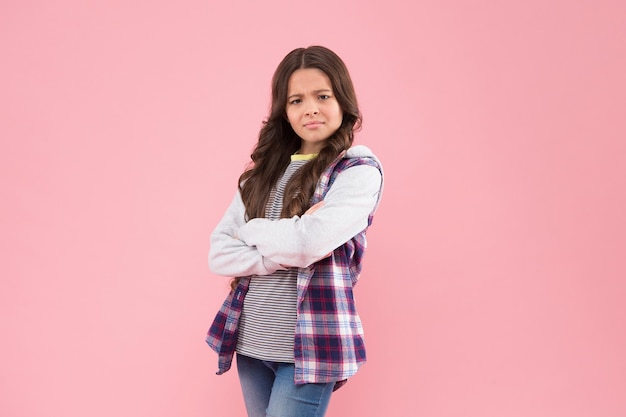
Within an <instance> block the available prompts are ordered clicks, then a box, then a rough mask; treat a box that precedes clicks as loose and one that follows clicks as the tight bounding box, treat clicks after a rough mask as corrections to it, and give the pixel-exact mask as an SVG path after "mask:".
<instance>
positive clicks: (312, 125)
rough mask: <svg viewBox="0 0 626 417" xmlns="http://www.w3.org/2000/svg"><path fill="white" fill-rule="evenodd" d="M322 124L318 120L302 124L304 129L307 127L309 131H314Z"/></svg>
mask: <svg viewBox="0 0 626 417" xmlns="http://www.w3.org/2000/svg"><path fill="white" fill-rule="evenodd" d="M323 124H324V122H321V121H319V120H312V121H310V122H306V123H305V124H304V127H308V128H309V129H315V128H316V127H320V126H321V125H323Z"/></svg>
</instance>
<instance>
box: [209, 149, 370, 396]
mask: <svg viewBox="0 0 626 417" xmlns="http://www.w3.org/2000/svg"><path fill="white" fill-rule="evenodd" d="M356 165H369V166H372V167H376V168H378V169H379V170H380V171H381V175H382V169H381V167H380V166H379V164H378V163H377V162H376V161H375V160H374V159H373V158H367V157H356V158H343V154H342V155H341V156H340V157H338V158H337V159H336V160H335V161H334V162H333V163H332V164H331V165H330V166H329V167H328V168H327V169H326V170H325V171H324V172H323V173H322V175H321V176H320V180H319V182H318V185H317V187H316V189H315V193H314V195H313V198H312V201H311V203H312V204H315V203H317V202H319V201H322V200H323V199H324V196H325V195H326V193H327V192H328V190H329V189H330V187H331V186H332V184H333V182H334V180H335V178H336V177H337V175H339V173H341V172H342V171H343V170H344V169H347V168H349V167H352V166H356ZM381 188H382V183H381ZM379 198H380V193H379ZM372 218H373V212H372V213H371V214H370V216H369V218H368V226H369V225H371V223H372ZM366 230H367V228H366V229H365V230H363V231H361V232H360V233H358V234H357V235H356V236H354V237H353V238H352V239H350V240H349V241H348V242H346V243H345V244H343V245H342V246H340V247H338V248H337V249H335V250H334V251H333V252H332V254H331V255H330V256H328V257H326V258H324V259H322V260H320V261H318V262H316V263H314V264H312V265H310V266H309V267H306V268H299V269H298V278H297V281H298V284H297V286H298V301H297V305H298V307H297V308H298V319H297V322H296V329H295V338H294V358H295V378H294V381H295V383H296V384H305V383H325V382H332V381H336V382H338V383H337V384H336V385H335V389H337V388H339V387H340V386H341V385H343V383H344V382H345V380H346V379H347V378H349V377H351V376H352V375H354V374H355V373H356V371H357V370H358V368H359V367H360V366H361V365H362V364H363V363H364V362H365V360H366V357H365V345H364V341H363V328H362V326H361V320H360V318H359V316H358V314H357V312H356V308H355V303H354V297H353V293H352V291H353V287H354V285H355V284H356V283H357V281H358V279H359V275H360V272H361V268H362V265H361V261H362V257H363V253H364V252H365V243H366V242H365V232H366ZM249 285H250V277H245V278H242V279H241V280H240V281H239V284H238V286H237V288H235V290H234V291H231V292H230V293H229V295H228V297H227V298H226V300H225V301H224V303H223V304H222V307H221V308H220V310H219V311H218V313H217V315H216V317H215V320H214V321H213V323H212V325H211V327H210V328H209V331H208V334H207V338H206V341H207V343H208V344H209V346H210V347H211V348H212V349H213V350H215V351H216V352H217V353H218V371H217V374H218V375H221V374H223V373H224V372H226V371H228V370H229V369H230V367H231V364H232V360H233V356H234V354H235V349H236V347H237V336H238V324H239V318H240V316H241V311H242V309H243V303H244V299H245V296H246V293H247V292H248V288H249Z"/></svg>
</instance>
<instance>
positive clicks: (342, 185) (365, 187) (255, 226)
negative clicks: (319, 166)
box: [236, 165, 382, 268]
mask: <svg viewBox="0 0 626 417" xmlns="http://www.w3.org/2000/svg"><path fill="white" fill-rule="evenodd" d="M381 182H382V177H381V174H380V171H379V170H378V168H375V167H371V166H368V165H357V166H354V167H351V168H348V169H346V170H345V171H343V172H341V173H340V174H339V175H337V178H336V179H335V181H334V183H333V185H332V186H331V188H330V190H329V191H328V193H327V194H326V196H325V198H324V205H323V206H322V207H321V208H320V209H319V210H317V211H315V212H314V213H313V214H304V215H302V216H294V217H292V218H289V219H280V220H268V219H252V220H250V221H249V222H247V223H245V224H243V225H242V226H241V227H239V229H238V230H237V232H236V234H237V236H238V237H239V239H241V240H242V241H244V242H245V243H246V244H247V245H249V246H252V247H256V248H257V250H258V251H259V253H260V254H261V255H262V256H264V257H265V258H266V259H269V260H271V261H273V262H275V263H278V264H282V265H287V266H296V267H301V268H304V267H307V266H309V265H311V264H312V263H314V262H316V261H318V260H320V259H322V258H324V257H325V256H327V255H328V254H329V253H330V252H332V251H333V250H335V249H336V248H338V247H339V246H341V245H343V244H344V243H345V242H347V241H348V240H350V239H352V238H353V237H354V236H355V235H357V234H358V233H359V232H361V231H363V230H364V229H365V228H366V227H367V225H368V217H369V215H370V214H371V213H372V211H373V210H374V208H375V207H376V203H377V201H378V196H379V193H380V189H381Z"/></svg>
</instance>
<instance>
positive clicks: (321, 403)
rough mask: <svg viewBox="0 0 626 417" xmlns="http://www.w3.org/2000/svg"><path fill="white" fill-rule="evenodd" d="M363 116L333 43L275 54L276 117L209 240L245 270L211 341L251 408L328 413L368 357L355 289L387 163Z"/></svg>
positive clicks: (230, 266)
mask: <svg viewBox="0 0 626 417" xmlns="http://www.w3.org/2000/svg"><path fill="white" fill-rule="evenodd" d="M360 124H361V114H360V112H359V109H358V106H357V100H356V95H355V92H354V88H353V86H352V80H351V79H350V75H349V74H348V70H347V69H346V66H345V64H344V63H343V61H342V60H341V59H340V58H339V57H338V56H337V55H336V54H335V53H334V52H332V51H330V50H329V49H327V48H324V47H321V46H312V47H309V48H299V49H295V50H293V51H291V52H290V53H289V54H288V55H287V56H286V57H285V58H284V59H283V60H282V62H281V63H280V64H279V65H278V68H277V69H276V72H275V73H274V77H273V79H272V104H271V109H270V115H269V118H268V120H267V121H266V122H265V124H264V125H263V127H262V129H261V131H260V133H259V140H258V142H257V144H256V147H255V149H254V151H253V152H252V155H251V159H252V163H251V166H250V167H249V168H248V169H247V170H246V171H245V172H244V173H243V174H242V175H241V177H240V178H239V183H238V184H239V187H238V192H237V194H236V195H235V198H234V200H233V201H232V203H231V204H230V207H229V208H228V209H227V211H226V214H225V215H224V217H223V218H222V220H221V221H220V222H219V224H218V225H217V227H216V228H215V231H214V232H213V233H212V235H211V248H210V251H209V266H210V268H211V270H212V271H213V272H214V273H216V274H219V275H225V276H231V277H236V278H234V280H233V282H232V291H231V293H230V294H229V295H228V297H227V299H226V301H225V302H224V304H223V305H222V308H221V309H220V311H219V312H218V314H217V317H216V318H215V321H214V322H213V324H212V325H211V328H210V329H209V334H208V336H207V342H208V344H209V345H210V346H211V347H212V348H213V349H214V350H215V351H216V352H217V353H218V355H219V359H218V367H219V370H218V374H222V373H224V372H226V371H227V370H228V369H230V366H231V362H232V359H233V357H234V356H235V355H234V354H235V352H236V354H237V355H236V358H237V359H236V360H237V370H238V373H239V380H240V383H241V387H242V390H243V396H244V400H245V404H246V408H247V412H248V416H250V417H260V416H263V417H265V416H266V415H267V416H276V417H278V416H280V417H307V416H323V415H324V414H325V412H326V408H327V406H328V403H329V401H330V396H331V393H332V392H333V391H334V390H335V389H337V388H339V387H340V386H341V385H343V383H345V381H346V379H347V378H348V377H350V376H352V375H354V374H355V373H356V371H357V369H358V368H359V366H360V365H362V364H363V363H364V362H365V348H364V345H363V329H362V327H361V321H360V319H359V316H358V314H357V312H356V309H355V303H354V297H353V294H352V288H353V287H354V285H355V284H356V282H357V280H358V278H359V274H360V272H361V261H362V256H363V252H364V250H365V244H366V242H365V232H366V230H367V228H368V226H369V225H370V224H371V220H372V215H373V213H374V211H375V209H376V207H377V205H378V202H379V200H380V196H381V192H382V167H381V165H380V162H379V161H378V159H377V158H376V157H375V156H374V155H373V154H372V153H371V152H370V150H369V149H367V148H366V147H364V146H355V147H351V145H352V141H353V132H354V131H355V130H357V129H358V128H359V127H360ZM244 298H245V302H244Z"/></svg>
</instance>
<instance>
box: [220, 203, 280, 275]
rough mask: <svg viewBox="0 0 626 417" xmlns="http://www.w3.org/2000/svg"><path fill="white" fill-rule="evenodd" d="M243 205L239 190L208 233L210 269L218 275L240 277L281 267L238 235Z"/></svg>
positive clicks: (242, 219) (267, 272) (243, 215)
mask: <svg viewBox="0 0 626 417" xmlns="http://www.w3.org/2000/svg"><path fill="white" fill-rule="evenodd" d="M244 219H245V207H244V205H243V201H242V200H241V195H240V193H239V191H237V194H236V195H235V198H234V199H233V201H232V202H231V204H230V206H229V207H228V209H227V210H226V213H225V214H224V216H223V217H222V219H221V220H220V222H219V223H218V224H217V226H216V227H215V230H214V231H213V233H212V234H211V247H210V249H209V269H210V270H211V271H212V272H213V273H215V274H218V275H224V276H228V277H242V276H249V275H267V274H271V273H273V272H276V271H277V270H278V269H283V268H282V267H281V266H280V265H279V264H277V263H276V262H273V261H271V260H270V259H268V258H267V257H264V256H263V255H262V254H261V253H260V252H259V250H258V249H257V248H256V247H254V246H249V245H247V244H246V243H245V242H243V241H242V240H240V238H239V237H238V235H237V233H236V232H237V230H238V229H239V228H240V226H242V225H243V224H245V220H244Z"/></svg>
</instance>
